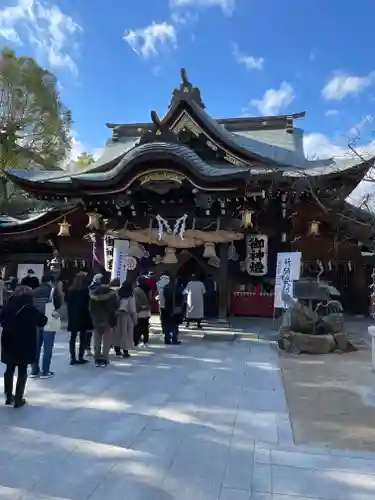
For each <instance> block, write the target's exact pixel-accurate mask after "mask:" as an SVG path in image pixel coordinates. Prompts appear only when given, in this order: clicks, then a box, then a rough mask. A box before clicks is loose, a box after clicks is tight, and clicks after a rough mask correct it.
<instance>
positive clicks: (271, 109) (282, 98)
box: [251, 82, 295, 116]
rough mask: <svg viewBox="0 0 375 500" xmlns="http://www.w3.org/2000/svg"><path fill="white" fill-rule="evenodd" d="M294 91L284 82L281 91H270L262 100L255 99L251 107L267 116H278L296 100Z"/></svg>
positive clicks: (267, 91)
mask: <svg viewBox="0 0 375 500" xmlns="http://www.w3.org/2000/svg"><path fill="white" fill-rule="evenodd" d="M294 97H295V95H294V89H293V87H292V86H291V85H290V84H289V83H288V82H282V83H281V85H280V88H279V89H268V90H266V92H265V93H264V96H263V97H262V99H253V100H252V101H251V105H252V106H255V107H256V108H258V110H259V111H260V113H262V115H265V116H272V115H277V114H278V113H279V112H280V111H281V110H282V109H284V108H286V107H288V106H289V104H290V103H291V102H292V101H293V100H294Z"/></svg>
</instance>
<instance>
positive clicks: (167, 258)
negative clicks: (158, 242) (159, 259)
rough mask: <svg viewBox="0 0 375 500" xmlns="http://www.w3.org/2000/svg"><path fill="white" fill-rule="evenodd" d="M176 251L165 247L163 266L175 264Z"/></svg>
mask: <svg viewBox="0 0 375 500" xmlns="http://www.w3.org/2000/svg"><path fill="white" fill-rule="evenodd" d="M177 262H178V260H177V257H176V249H175V248H170V247H167V248H166V249H165V255H164V257H163V264H177Z"/></svg>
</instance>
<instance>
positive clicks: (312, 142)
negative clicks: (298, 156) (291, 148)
mask: <svg viewBox="0 0 375 500" xmlns="http://www.w3.org/2000/svg"><path fill="white" fill-rule="evenodd" d="M303 149H304V151H305V155H306V157H307V158H310V159H318V158H334V157H335V158H338V157H342V156H345V148H344V147H342V146H341V145H339V144H338V143H336V142H333V141H332V140H331V139H329V138H328V137H327V136H326V135H324V134H321V133H319V132H315V133H312V134H305V135H304V137H303Z"/></svg>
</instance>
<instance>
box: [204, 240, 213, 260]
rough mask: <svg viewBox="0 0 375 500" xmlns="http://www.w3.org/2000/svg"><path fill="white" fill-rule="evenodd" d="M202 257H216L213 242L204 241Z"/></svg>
mask: <svg viewBox="0 0 375 500" xmlns="http://www.w3.org/2000/svg"><path fill="white" fill-rule="evenodd" d="M203 257H204V258H205V259H213V258H214V257H216V252H215V243H205V245H204V252H203Z"/></svg>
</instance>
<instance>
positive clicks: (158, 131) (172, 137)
mask: <svg viewBox="0 0 375 500" xmlns="http://www.w3.org/2000/svg"><path fill="white" fill-rule="evenodd" d="M151 121H152V123H153V124H154V126H153V127H152V129H151V130H149V131H147V132H145V133H144V134H143V135H142V137H141V138H140V140H139V144H145V143H147V142H155V141H161V142H178V138H177V137H176V134H174V133H173V132H171V131H170V130H169V128H168V126H167V125H164V124H163V123H162V121H161V120H160V118H159V115H158V114H157V112H156V111H154V110H153V111H151Z"/></svg>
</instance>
